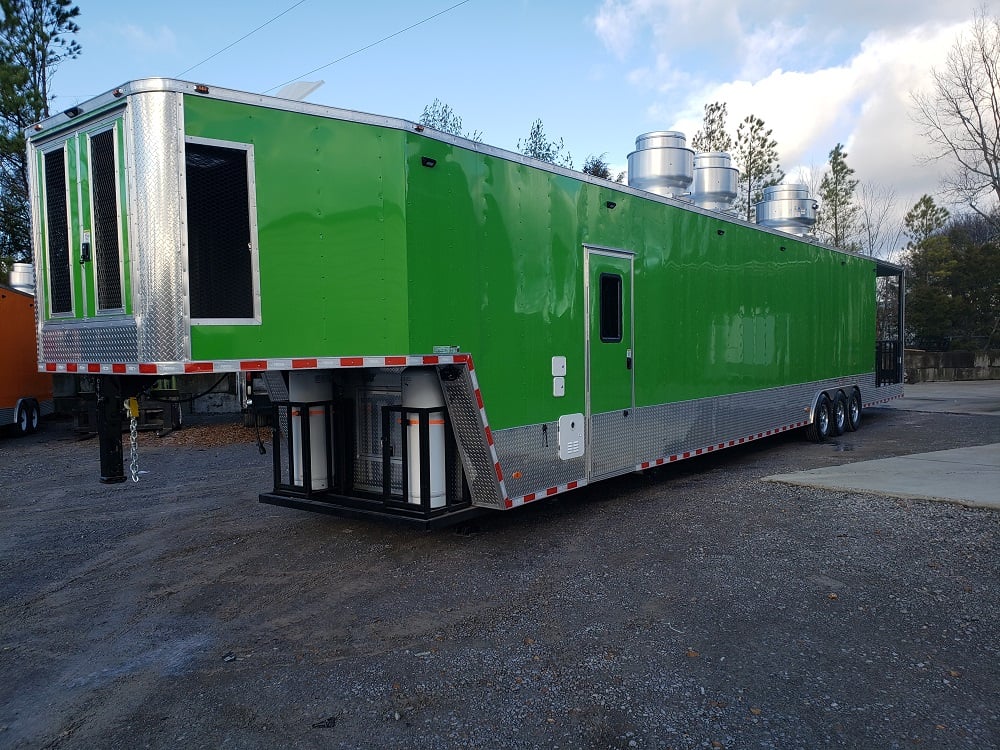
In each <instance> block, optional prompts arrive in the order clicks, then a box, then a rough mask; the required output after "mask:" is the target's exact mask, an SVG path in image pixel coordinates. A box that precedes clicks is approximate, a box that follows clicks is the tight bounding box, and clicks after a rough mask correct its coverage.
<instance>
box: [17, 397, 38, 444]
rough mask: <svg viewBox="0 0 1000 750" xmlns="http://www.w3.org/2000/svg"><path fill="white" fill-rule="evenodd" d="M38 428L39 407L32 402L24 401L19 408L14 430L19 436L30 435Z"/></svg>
mask: <svg viewBox="0 0 1000 750" xmlns="http://www.w3.org/2000/svg"><path fill="white" fill-rule="evenodd" d="M37 428H38V407H36V406H35V404H34V403H33V402H31V401H22V402H21V403H20V405H19V406H18V407H17V414H16V415H15V419H14V429H15V431H16V432H17V434H18V435H21V436H23V435H30V434H31V433H33V432H34V431H35V430H36V429H37Z"/></svg>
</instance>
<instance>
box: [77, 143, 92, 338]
mask: <svg viewBox="0 0 1000 750" xmlns="http://www.w3.org/2000/svg"><path fill="white" fill-rule="evenodd" d="M75 145H76V149H77V154H78V155H79V158H78V162H77V164H78V170H77V175H76V183H75V187H76V189H77V191H78V194H79V199H80V205H79V209H78V210H77V211H76V212H74V214H73V221H74V224H75V225H76V226H75V229H74V231H75V232H77V233H78V235H77V242H76V245H75V247H76V248H77V253H79V254H82V252H83V238H84V236H85V234H86V233H89V235H90V260H89V261H88V262H87V263H82V262H80V263H79V271H80V283H81V285H82V286H83V288H84V300H85V305H86V309H85V310H84V311H83V314H84V315H85V316H86V317H88V318H92V317H94V315H95V313H96V311H97V290H96V287H95V268H96V266H97V263H96V262H95V260H94V258H95V252H96V251H95V247H94V227H93V212H92V210H91V205H90V204H91V180H90V149H89V143H88V136H87V134H86V133H80V134H79V135H77V136H75ZM71 247H74V246H72V245H71ZM78 260H80V261H82V258H79V257H78ZM78 309H79V306H78Z"/></svg>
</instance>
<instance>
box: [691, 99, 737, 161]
mask: <svg viewBox="0 0 1000 750" xmlns="http://www.w3.org/2000/svg"><path fill="white" fill-rule="evenodd" d="M726 114H727V112H726V105H725V103H724V102H712V103H711V104H706V105H705V119H704V120H703V121H702V126H701V130H699V131H698V132H697V133H695V134H694V138H692V139H691V147H692V148H693V149H694V150H695V151H700V152H702V153H704V152H709V151H724V152H726V153H729V152H731V151H732V150H733V139H732V137H731V136H730V135H729V133H727V132H726Z"/></svg>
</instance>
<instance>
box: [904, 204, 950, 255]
mask: <svg viewBox="0 0 1000 750" xmlns="http://www.w3.org/2000/svg"><path fill="white" fill-rule="evenodd" d="M948 216H949V214H948V209H946V208H942V207H940V206H938V205H936V204H935V203H934V199H933V198H932V197H931V196H929V195H923V196H922V197H921V198H920V200H918V201H917V202H916V203H915V204H913V208H911V209H910V210H909V211H907V212H906V216H904V217H903V227H904V228H903V232H904V234H906V236H907V237H909V238H910V241H909V242H907V243H906V249H907V250H912V249H913V248H915V247H918V246H920V245H921V244H923V242H924V241H925V240H926V239H927V238H928V237H930V236H931V235H933V234H936V233H938V232H940V231H941V230H942V229H943V228H944V226H945V225H946V224H947V223H948Z"/></svg>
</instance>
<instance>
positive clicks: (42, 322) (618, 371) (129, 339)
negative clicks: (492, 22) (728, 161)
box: [28, 79, 902, 525]
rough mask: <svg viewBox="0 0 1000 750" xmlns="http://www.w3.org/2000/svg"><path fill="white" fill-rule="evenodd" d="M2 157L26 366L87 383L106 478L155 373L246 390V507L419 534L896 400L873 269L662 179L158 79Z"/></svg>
mask: <svg viewBox="0 0 1000 750" xmlns="http://www.w3.org/2000/svg"><path fill="white" fill-rule="evenodd" d="M651 135H653V136H656V134H651ZM668 135H669V134H668ZM28 136H29V142H28V153H29V163H30V165H31V169H32V175H31V188H32V210H33V218H34V228H35V229H34V243H35V264H36V269H37V274H36V275H37V299H38V300H39V305H38V312H39V316H38V333H39V342H40V343H39V367H40V369H41V370H43V371H47V372H78V373H89V374H91V375H93V376H95V377H96V378H97V379H98V382H99V387H100V390H101V394H102V395H101V403H102V404H103V407H102V409H101V410H100V413H101V414H102V415H103V424H104V428H103V429H102V431H101V436H102V440H101V442H102V477H103V478H104V479H105V480H108V481H111V480H114V479H116V478H119V475H121V473H122V472H121V453H122V451H121V412H122V398H123V397H125V396H128V395H131V394H134V393H136V392H138V391H139V390H141V389H142V388H144V387H146V385H147V384H148V381H149V380H151V379H155V378H158V377H164V376H177V375H181V376H182V375H185V374H203V373H225V372H236V373H246V372H253V373H258V374H259V376H260V379H261V380H262V381H263V382H264V383H266V385H267V388H268V391H269V395H270V397H271V400H272V401H273V402H274V403H275V409H276V415H275V422H274V423H275V427H274V450H273V461H274V484H273V487H272V488H270V489H269V490H268V491H266V492H264V493H262V494H261V496H260V499H261V500H263V501H266V502H271V503H277V504H282V505H286V506H291V507H296V508H303V509H309V510H320V511H325V512H334V513H343V514H360V515H387V516H394V517H396V518H401V519H405V520H411V521H414V522H416V523H420V524H425V525H432V524H438V523H448V522H454V521H456V520H459V519H462V518H465V517H467V516H469V515H471V514H474V513H477V512H482V510H483V509H493V510H505V509H509V508H514V507H517V506H521V505H524V504H527V503H530V502H532V501H533V500H537V499H539V498H544V497H549V496H552V495H555V494H558V493H562V492H566V491H568V490H572V489H575V488H578V487H582V486H584V485H586V484H589V483H591V482H594V481H597V480H600V479H605V478H608V477H613V476H615V475H620V474H623V473H626V472H632V471H636V470H642V469H646V468H649V467H653V466H658V465H661V464H665V463H670V462H673V461H678V460H682V459H685V458H689V457H692V456H696V455H701V454H704V453H708V452H712V451H717V450H721V449H724V448H727V447H731V446H734V445H739V444H743V443H745V442H747V441H751V440H756V439H758V438H763V437H766V436H769V435H773V434H776V433H780V432H784V431H786V430H794V429H803V430H804V431H806V432H807V433H808V434H809V435H810V436H811V437H813V438H814V439H822V438H823V437H825V436H826V435H827V434H829V433H830V432H837V431H839V430H849V429H856V428H857V427H858V426H859V424H860V419H861V410H862V408H863V407H865V406H869V405H871V404H874V403H878V402H881V401H885V400H888V399H890V398H894V397H897V396H900V395H901V394H902V385H901V377H900V376H901V372H902V361H901V355H902V351H901V348H900V341H901V336H900V335H899V332H900V330H901V324H902V315H901V310H902V271H901V269H900V268H898V267H897V266H893V265H890V264H887V263H884V262H882V261H880V260H877V259H873V258H868V257H862V256H858V255H855V254H851V253H847V252H842V251H839V250H837V249H833V248H830V247H826V246H823V245H821V244H819V243H817V242H816V241H815V240H813V239H811V238H808V237H805V236H796V235H795V234H790V233H788V232H785V231H779V230H777V229H772V228H769V227H764V226H759V225H755V224H751V223H748V222H745V221H742V220H741V219H739V218H737V217H735V216H734V215H733V214H732V213H731V212H728V211H726V210H719V206H717V205H715V204H712V203H709V204H701V203H697V202H695V201H692V200H691V199H690V198H689V197H686V196H684V195H681V194H680V193H681V192H683V191H679V190H674V189H673V188H671V187H669V185H673V184H677V183H672V182H670V181H669V180H668V181H667V183H665V184H667V185H668V187H667V188H663V187H662V186H659V185H652V186H650V185H645V187H646V188H647V189H640V188H639V187H635V184H636V183H635V182H633V186H631V187H630V186H625V185H620V184H616V183H613V182H610V181H607V180H603V179H600V178H596V177H592V176H590V175H586V174H583V173H580V172H576V171H573V170H570V169H565V168H562V167H559V166H555V165H552V164H547V163H543V162H539V161H536V160H534V159H530V158H528V157H525V156H522V155H520V154H516V153H511V152H509V151H504V150H501V149H498V148H494V147H491V146H487V145H484V144H482V143H478V142H474V141H470V140H466V139H463V138H459V137H455V136H452V135H448V134H445V133H440V132H436V131H434V130H432V129H430V128H425V127H423V126H421V125H418V124H414V123H412V122H408V121H405V120H400V119H394V118H389V117H378V116H373V115H368V114H363V113H359V112H353V111H346V110H341V109H335V108H331V107H325V106H318V105H312V104H307V103H301V102H291V101H287V100H283V99H276V98H271V97H265V96H259V95H254V94H248V93H241V92H236V91H231V90H224V89H219V88H214V87H209V86H205V85H202V84H192V83H186V82H182V81H175V80H167V79H147V80H142V81H136V82H132V83H128V84H125V85H123V86H120V87H118V88H116V89H114V90H113V91H110V92H108V93H107V94H105V95H102V96H99V97H97V98H95V99H93V100H91V101H89V102H86V103H83V104H81V105H80V106H78V107H74V108H73V109H71V110H67V111H66V112H65V113H62V114H59V115H57V116H55V117H53V118H51V119H49V120H46V121H44V122H41V123H39V124H38V125H37V126H35V128H34V129H32V130H30V131H29V133H28ZM643 138H644V137H641V138H640V146H641V147H642V146H643V145H644V144H645V145H649V144H647V143H645V141H644V140H643ZM647 140H648V139H647ZM668 140H669V138H668ZM662 145H664V144H663V143H662V138H660V139H659V140H657V138H654V139H653V142H652V150H653V151H654V153H653V154H652V156H651V157H650V155H648V154H645V153H644V152H643V153H640V152H641V151H643V148H640V150H638V151H637V154H639V156H641V157H643V159H646V161H649V158H652V161H653V162H656V161H657V159H656V158H653V157H656V155H657V153H659V152H656V148H658V147H659V146H662ZM667 145H669V144H667ZM671 148H674V150H671V149H670V148H666V149H663V150H662V153H661V155H662V154H666V155H667V157H669V158H665V159H660V161H661V162H662V163H663V164H664V165H665V170H666V172H667V173H669V172H670V170H671V169H672V168H673V160H674V157H679V158H680V160H681V161H684V160H685V159H686V158H687V157H686V155H685V153H684V151H685V150H684V149H683V148H681V149H679V150H677V149H676V144H674V145H673V146H671ZM709 156H711V157H713V160H715V161H717V158H718V155H709ZM647 157H649V158H647ZM712 163H714V161H713V162H712ZM654 166H655V165H654ZM644 168H646V167H644ZM654 182H655V181H654ZM679 184H683V181H681V183H679ZM650 190H656V192H650ZM675 193H677V194H676V195H675ZM710 197H711V198H713V199H717V198H718V196H717V195H712V196H710ZM705 205H709V206H710V207H705ZM760 213H761V214H766V213H768V211H767V210H765V209H763V208H762V209H761V210H760ZM881 277H890V280H891V281H893V282H894V284H895V286H896V288H897V290H898V294H897V298H896V301H895V302H894V303H893V305H894V310H895V315H894V319H893V328H894V330H893V331H892V332H891V334H890V335H889V336H887V337H886V340H885V341H876V313H877V299H876V288H877V282H878V281H879V279H880V278H881ZM116 440H117V444H116V442H115V441H116Z"/></svg>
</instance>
